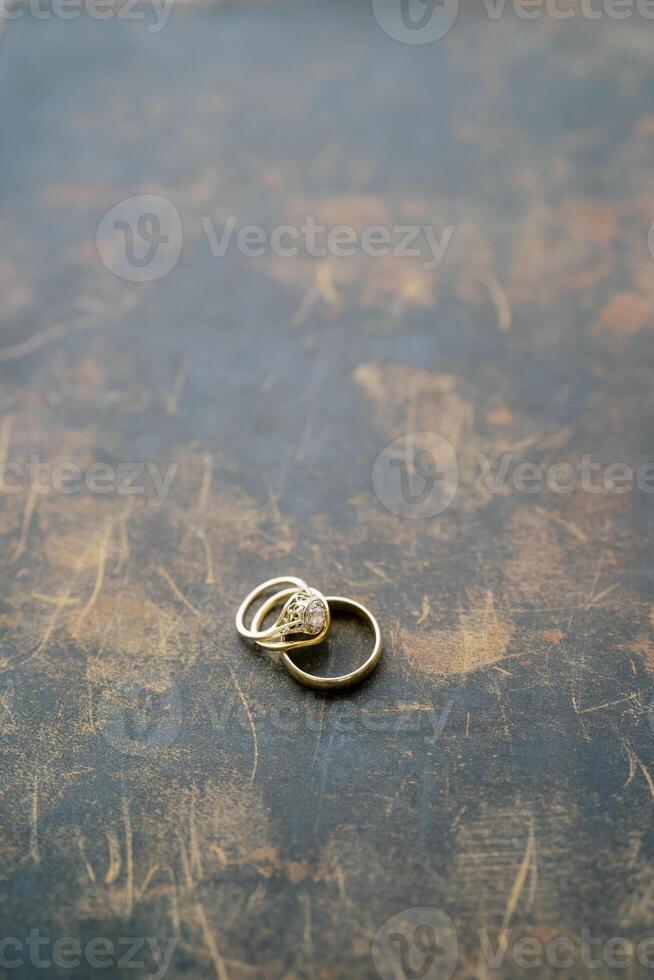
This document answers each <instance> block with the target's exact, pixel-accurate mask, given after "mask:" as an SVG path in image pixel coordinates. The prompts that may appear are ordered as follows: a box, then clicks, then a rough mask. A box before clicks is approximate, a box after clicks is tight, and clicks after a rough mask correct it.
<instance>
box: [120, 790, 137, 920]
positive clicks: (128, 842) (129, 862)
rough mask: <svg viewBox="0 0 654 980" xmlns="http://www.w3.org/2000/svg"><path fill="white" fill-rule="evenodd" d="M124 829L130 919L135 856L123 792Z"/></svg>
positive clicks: (128, 915) (130, 823)
mask: <svg viewBox="0 0 654 980" xmlns="http://www.w3.org/2000/svg"><path fill="white" fill-rule="evenodd" d="M122 805H123V827H124V830H125V918H126V919H129V918H130V917H131V915H132V908H133V907H134V855H133V853H132V822H131V820H130V817H129V805H128V803H127V797H126V796H125V788H124V787H123V792H122Z"/></svg>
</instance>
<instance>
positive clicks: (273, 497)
mask: <svg viewBox="0 0 654 980" xmlns="http://www.w3.org/2000/svg"><path fill="white" fill-rule="evenodd" d="M263 476H264V479H265V481H266V489H267V490H268V501H269V503H270V517H271V520H272V521H273V523H274V524H280V523H281V520H282V515H281V513H280V510H279V497H278V496H277V494H276V493H275V491H274V490H273V487H272V483H271V480H270V474H269V473H266V472H264V474H263Z"/></svg>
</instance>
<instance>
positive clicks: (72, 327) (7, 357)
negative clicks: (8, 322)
mask: <svg viewBox="0 0 654 980" xmlns="http://www.w3.org/2000/svg"><path fill="white" fill-rule="evenodd" d="M97 322H98V321H97V318H95V317H93V318H90V319H87V318H84V319H82V320H79V321H78V322H77V323H73V324H62V323H61V324H60V323H58V324H55V325H54V326H52V327H48V328H47V329H46V330H42V331H41V332H40V333H37V334H34V336H33V337H28V338H27V340H23V341H21V342H20V343H18V344H10V345H9V346H8V347H2V348H0V361H17V360H19V358H21V357H27V355H28V354H33V353H34V351H37V350H40V349H41V347H45V346H46V344H52V343H54V342H55V341H56V340H61V338H62V337H66V336H67V335H68V334H71V333H77V332H78V331H80V330H88V329H89V328H90V327H94V326H96V325H97Z"/></svg>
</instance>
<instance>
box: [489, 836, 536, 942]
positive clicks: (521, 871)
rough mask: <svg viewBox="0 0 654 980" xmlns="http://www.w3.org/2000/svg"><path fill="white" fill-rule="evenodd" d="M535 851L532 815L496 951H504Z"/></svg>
mask: <svg viewBox="0 0 654 980" xmlns="http://www.w3.org/2000/svg"><path fill="white" fill-rule="evenodd" d="M535 851H536V835H535V832H534V820H533V817H532V819H531V821H530V823H529V836H528V838H527V846H526V848H525V853H524V856H523V858H522V861H521V863H520V867H519V868H518V873H517V874H516V876H515V880H514V882H513V885H512V887H511V891H510V892H509V898H508V901H507V903H506V909H505V910H504V916H503V918H502V929H501V932H500V936H499V942H498V951H499V950H502V952H503V953H505V952H506V950H507V947H508V943H509V932H508V929H509V926H510V924H511V919H512V918H513V915H514V913H515V910H516V908H517V907H518V902H519V901H520V896H521V894H522V890H523V888H524V886H525V881H526V880H527V874H528V872H529V869H530V868H531V869H532V875H533V874H535V872H534V865H533V861H534V856H535ZM532 889H535V885H534V884H532Z"/></svg>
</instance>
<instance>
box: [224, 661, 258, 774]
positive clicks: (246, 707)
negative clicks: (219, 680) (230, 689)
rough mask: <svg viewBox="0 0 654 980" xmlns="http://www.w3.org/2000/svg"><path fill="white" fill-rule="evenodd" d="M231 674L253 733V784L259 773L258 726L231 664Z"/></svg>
mask: <svg viewBox="0 0 654 980" xmlns="http://www.w3.org/2000/svg"><path fill="white" fill-rule="evenodd" d="M229 672H230V674H231V675H232V680H233V681H234V687H235V688H236V691H237V693H238V696H239V698H240V699H241V704H242V705H243V709H244V711H245V714H246V715H247V718H248V722H249V724H250V731H251V732H252V744H253V746H254V760H253V762H252V772H251V773H250V783H253V782H254V777H255V775H256V772H257V766H258V764H259V741H258V739H257V726H256V725H255V723H254V718H253V717H252V712H251V711H250V705H249V704H248V702H247V698H246V697H245V695H244V694H243V691H242V690H241V685H240V684H239V682H238V677H237V676H236V674H235V673H234V670H233V668H232V666H231V664H230V665H229Z"/></svg>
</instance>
